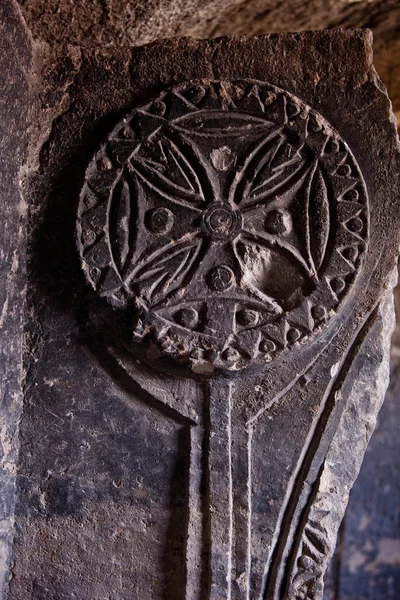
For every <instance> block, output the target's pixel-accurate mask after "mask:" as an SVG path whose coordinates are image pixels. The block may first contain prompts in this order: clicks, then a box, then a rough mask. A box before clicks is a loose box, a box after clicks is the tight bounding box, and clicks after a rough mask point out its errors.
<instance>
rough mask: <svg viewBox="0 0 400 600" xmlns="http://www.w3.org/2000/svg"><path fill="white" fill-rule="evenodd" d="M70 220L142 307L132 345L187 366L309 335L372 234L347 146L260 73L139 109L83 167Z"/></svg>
mask: <svg viewBox="0 0 400 600" xmlns="http://www.w3.org/2000/svg"><path fill="white" fill-rule="evenodd" d="M78 215H79V216H78V246H79V251H80V255H81V259H82V264H83V268H84V272H85V275H86V277H87V279H88V281H89V282H90V284H91V285H92V286H93V288H94V289H95V290H96V291H97V292H98V293H99V294H100V295H101V296H102V297H104V298H106V299H107V300H108V301H109V302H110V303H111V304H112V305H114V306H117V307H124V306H127V305H133V306H135V308H136V309H137V319H136V323H135V324H134V326H133V325H132V341H134V342H137V341H141V340H143V341H145V342H146V341H147V340H149V339H152V340H158V342H157V344H158V349H159V351H160V352H161V353H162V354H165V355H169V356H171V357H173V358H178V359H179V360H180V361H181V362H184V363H188V364H189V365H191V368H192V370H193V371H194V372H195V373H196V372H200V373H204V372H205V371H206V370H207V366H208V371H209V372H212V370H213V369H214V368H219V369H224V370H240V369H242V368H244V367H246V366H248V365H249V364H251V363H260V364H261V365H262V364H265V362H266V361H271V360H273V359H274V358H275V357H277V356H279V355H280V354H282V353H283V352H285V351H286V350H287V349H289V348H291V347H292V346H293V345H295V344H301V343H305V342H307V340H308V339H309V338H310V337H312V336H313V335H314V334H315V333H316V332H319V331H320V330H321V329H322V328H323V327H324V325H325V324H326V323H327V322H328V321H329V320H330V319H331V318H332V317H333V316H334V315H335V313H336V312H337V310H338V309H339V307H340V305H341V304H342V303H343V301H344V299H345V298H346V297H347V295H348V294H349V292H350V290H351V287H352V283H353V281H354V277H355V275H356V272H357V270H358V269H359V266H360V262H361V260H362V256H363V254H364V252H365V247H366V242H367V237H368V211H367V196H366V190H365V185H364V182H363V178H362V175H361V173H360V170H359V167H358V165H357V163H356V161H355V159H354V157H353V155H352V153H351V151H350V149H349V148H348V146H347V145H346V143H345V142H344V141H343V140H342V139H341V138H340V137H339V135H338V134H337V132H335V131H334V130H333V129H332V127H331V126H330V125H329V124H328V123H327V121H326V120H325V119H324V118H323V117H322V116H321V115H319V114H318V113H316V112H315V111H314V110H312V109H311V108H310V107H308V106H306V105H305V104H304V103H303V102H301V101H300V100H299V99H297V98H295V97H294V96H292V95H291V94H289V93H287V92H284V91H283V90H280V89H278V88H276V87H273V86H271V85H268V84H265V83H260V82H254V81H238V82H234V83H223V82H222V83H220V82H209V83H204V82H203V83H199V84H197V85H194V84H185V85H180V86H177V87H174V88H172V89H171V90H169V91H167V92H163V93H162V94H161V95H160V96H159V97H158V98H157V99H156V100H154V101H152V102H150V103H149V104H147V105H146V106H143V107H141V108H139V109H136V110H134V111H133V112H132V113H131V114H130V115H128V116H127V117H126V118H125V119H124V120H123V121H122V122H121V123H119V124H118V125H117V127H116V128H115V129H114V131H113V132H112V133H111V135H110V136H109V138H108V140H107V141H106V143H105V144H104V146H103V147H102V148H101V149H100V151H99V152H98V153H97V154H96V156H95V157H94V159H93V161H92V162H91V164H90V165H89V167H88V170H87V173H86V180H85V184H84V186H83V189H82V194H81V198H80V204H79V211H78ZM146 351H147V352H150V353H151V357H154V348H151V350H150V351H149V350H146Z"/></svg>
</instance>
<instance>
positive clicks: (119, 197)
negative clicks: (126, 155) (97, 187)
mask: <svg viewBox="0 0 400 600" xmlns="http://www.w3.org/2000/svg"><path fill="white" fill-rule="evenodd" d="M134 201H135V198H134V197H133V195H131V194H130V192H129V186H128V183H127V182H126V181H125V180H124V179H120V181H119V182H118V183H117V185H116V186H115V189H114V193H113V194H112V196H111V199H110V207H109V215H108V223H109V243H110V253H111V256H112V259H113V262H114V265H115V268H116V270H117V271H118V273H119V274H120V275H121V273H122V271H123V269H124V267H125V265H126V262H127V259H128V257H129V256H130V255H131V254H132V253H133V251H134V248H135V238H136V212H137V207H136V205H135V202H134Z"/></svg>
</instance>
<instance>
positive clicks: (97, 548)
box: [8, 30, 399, 600]
mask: <svg viewBox="0 0 400 600" xmlns="http://www.w3.org/2000/svg"><path fill="white" fill-rule="evenodd" d="M371 60H372V52H371V39H370V35H369V33H368V32H367V31H361V30H355V31H347V32H344V31H329V32H317V33H304V34H293V35H279V36H277V35H272V36H259V37H254V38H224V39H220V40H212V41H195V40H192V39H180V40H178V39H175V40H170V41H163V42H157V43H155V44H152V45H150V46H147V47H143V48H139V49H133V50H126V49H122V50H112V51H111V50H110V51H100V50H93V51H85V52H82V51H80V50H78V49H76V48H73V47H69V48H67V49H66V50H63V49H48V48H45V47H38V48H36V60H35V78H34V84H33V85H32V88H31V91H32V99H33V102H34V108H33V110H32V115H33V117H32V125H33V127H32V133H31V140H30V142H31V145H30V150H31V154H30V160H29V164H28V166H27V170H28V177H27V180H26V182H25V185H24V197H25V200H26V202H27V203H28V205H29V206H30V214H31V218H30V240H29V241H30V244H29V254H28V310H27V317H26V318H27V326H28V327H29V331H30V335H29V337H28V343H27V348H26V364H27V376H26V386H25V394H24V409H23V418H22V421H21V425H20V433H19V440H20V453H19V459H18V482H17V489H16V516H15V538H14V546H13V571H12V573H13V578H12V580H11V583H10V591H9V596H8V598H9V600H19V599H21V598H29V599H39V598H40V599H42V598H57V600H58V599H70V598H71V599H72V598H79V599H80V600H89V599H94V598H96V600H97V599H100V598H102V599H103V598H104V599H105V598H112V599H113V600H122V599H124V600H127V599H128V598H129V599H131V598H141V600H150V599H156V598H157V599H160V600H172V599H174V600H176V599H178V600H256V599H257V600H260V599H263V600H289V599H290V600H295V599H296V600H297V599H302V598H309V599H313V600H314V599H320V598H322V589H323V583H322V582H323V574H324V570H325V568H326V565H327V562H328V561H329V558H330V556H331V554H332V551H333V549H334V545H335V538H336V533H337V529H338V527H339V524H340V520H341V518H342V516H343V512H344V509H345V506H346V503H347V498H348V493H349V490H350V488H351V485H352V483H353V481H354V479H355V478H356V476H357V473H358V470H359V467H360V463H361V460H362V456H363V454H364V451H365V448H366V445H367V442H368V439H369V437H370V435H371V433H372V430H373V427H374V423H375V419H376V415H377V412H378V410H379V407H380V404H381V402H382V400H383V397H384V392H385V389H386V385H387V378H388V352H389V342H390V335H391V331H392V327H393V307H392V301H391V294H392V286H393V272H394V268H395V260H396V257H397V251H398V242H399V222H398V220H399V217H398V214H399V183H398V173H399V155H398V146H397V138H396V128H395V123H394V121H393V118H392V116H391V109H390V102H389V100H388V98H387V95H386V93H385V90H384V88H383V86H382V84H381V83H380V81H379V79H378V78H377V75H376V73H375V71H374V68H373V66H372V62H371ZM46 129H47V133H46Z"/></svg>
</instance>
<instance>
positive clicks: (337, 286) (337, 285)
mask: <svg viewBox="0 0 400 600" xmlns="http://www.w3.org/2000/svg"><path fill="white" fill-rule="evenodd" d="M345 287H346V282H345V280H344V279H343V278H342V277H337V279H332V281H331V288H332V290H333V291H334V292H335V294H340V293H341V292H343V290H344V288H345Z"/></svg>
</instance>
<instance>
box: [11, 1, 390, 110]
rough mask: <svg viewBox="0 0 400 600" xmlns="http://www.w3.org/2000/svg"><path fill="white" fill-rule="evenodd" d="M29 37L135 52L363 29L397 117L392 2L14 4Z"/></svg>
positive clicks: (70, 2)
mask: <svg viewBox="0 0 400 600" xmlns="http://www.w3.org/2000/svg"><path fill="white" fill-rule="evenodd" d="M19 2H20V4H21V8H22V11H23V14H24V17H25V19H26V21H27V24H28V27H29V28H30V29H31V31H32V33H33V36H34V37H35V38H38V39H42V40H45V41H46V42H48V43H50V44H55V43H68V44H72V45H77V46H82V47H96V46H98V47H100V46H103V47H104V46H115V45H134V46H138V45H142V44H146V43H149V42H152V41H153V40H155V39H159V38H163V37H173V36H178V35H192V36H195V37H200V38H208V37H216V36H221V35H232V34H238V35H248V34H257V33H272V32H284V31H305V30H308V29H326V28H334V27H343V28H347V27H369V28H370V29H372V31H373V33H374V38H375V45H374V48H375V60H374V62H375V66H376V68H377V70H378V73H379V74H380V76H381V78H382V79H383V81H384V83H385V85H386V86H387V88H388V90H389V95H390V97H391V98H392V102H393V106H394V110H395V111H396V112H398V113H400V60H399V54H400V4H399V2H398V0H310V1H307V0H289V1H287V2H283V1H282V0H124V1H121V0H74V1H73V2H72V1H71V0H19Z"/></svg>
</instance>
